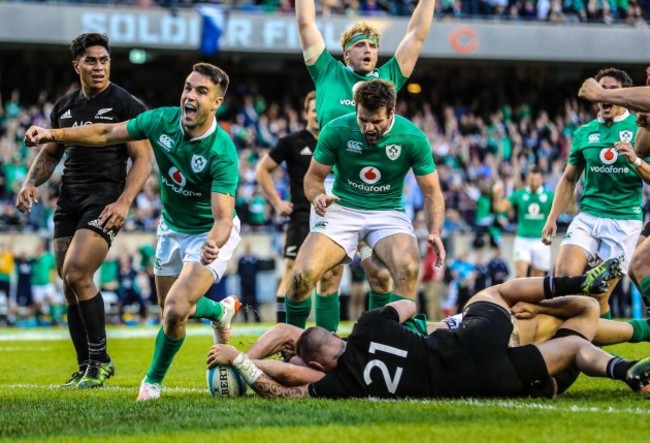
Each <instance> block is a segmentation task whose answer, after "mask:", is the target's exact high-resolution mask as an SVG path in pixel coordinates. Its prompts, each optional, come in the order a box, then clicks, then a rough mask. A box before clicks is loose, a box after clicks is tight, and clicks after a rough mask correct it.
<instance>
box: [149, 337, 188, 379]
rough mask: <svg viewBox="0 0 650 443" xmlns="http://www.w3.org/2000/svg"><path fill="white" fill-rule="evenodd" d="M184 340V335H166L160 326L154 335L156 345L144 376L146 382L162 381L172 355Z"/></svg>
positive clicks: (170, 362)
mask: <svg viewBox="0 0 650 443" xmlns="http://www.w3.org/2000/svg"><path fill="white" fill-rule="evenodd" d="M184 341H185V337H182V338H179V339H175V338H170V337H167V336H166V335H165V331H163V328H162V327H161V328H160V330H159V331H158V335H157V336H156V347H155V349H154V351H153V359H152V360H151V366H149V371H147V376H146V377H145V381H146V382H147V383H157V384H160V383H162V380H163V378H165V374H167V370H168V369H169V366H170V365H171V364H172V360H173V359H174V356H175V355H176V353H177V352H178V350H179V349H180V348H181V346H182V345H183V342H184Z"/></svg>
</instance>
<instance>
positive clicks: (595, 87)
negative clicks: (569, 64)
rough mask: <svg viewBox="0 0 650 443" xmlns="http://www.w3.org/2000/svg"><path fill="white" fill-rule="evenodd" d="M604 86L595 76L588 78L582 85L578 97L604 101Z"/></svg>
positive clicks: (592, 100) (591, 100)
mask: <svg viewBox="0 0 650 443" xmlns="http://www.w3.org/2000/svg"><path fill="white" fill-rule="evenodd" d="M603 91H604V89H603V87H602V86H600V83H598V82H597V81H596V79H595V78H588V79H587V80H585V81H584V82H583V83H582V86H580V90H579V91H578V97H580V98H584V99H585V100H589V101H590V102H601V101H603V97H602V96H603Z"/></svg>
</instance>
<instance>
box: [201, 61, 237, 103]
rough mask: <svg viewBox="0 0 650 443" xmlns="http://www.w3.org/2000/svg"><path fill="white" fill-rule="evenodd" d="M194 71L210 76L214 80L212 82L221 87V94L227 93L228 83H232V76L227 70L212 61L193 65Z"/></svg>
mask: <svg viewBox="0 0 650 443" xmlns="http://www.w3.org/2000/svg"><path fill="white" fill-rule="evenodd" d="M192 71H193V72H198V73H199V74H201V75H204V76H206V77H208V78H209V79H210V80H212V83H214V84H215V85H217V86H218V87H219V89H220V90H221V95H222V96H224V95H226V91H227V90H228V84H230V78H229V77H228V74H226V71H224V70H223V69H221V68H218V67H216V66H215V65H211V64H210V63H196V64H195V65H194V66H192Z"/></svg>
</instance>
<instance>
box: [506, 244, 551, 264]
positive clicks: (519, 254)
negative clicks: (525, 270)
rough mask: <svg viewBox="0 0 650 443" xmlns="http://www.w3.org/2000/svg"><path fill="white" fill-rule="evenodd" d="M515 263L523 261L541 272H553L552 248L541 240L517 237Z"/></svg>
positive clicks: (514, 251) (514, 247)
mask: <svg viewBox="0 0 650 443" xmlns="http://www.w3.org/2000/svg"><path fill="white" fill-rule="evenodd" d="M512 249H513V253H514V261H523V262H526V263H528V264H530V266H532V267H533V268H535V269H538V270H540V271H550V270H551V247H550V246H546V245H545V244H544V243H542V239H541V238H527V237H515V244H514V246H513V248H512Z"/></svg>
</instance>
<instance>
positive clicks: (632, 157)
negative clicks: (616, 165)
mask: <svg viewBox="0 0 650 443" xmlns="http://www.w3.org/2000/svg"><path fill="white" fill-rule="evenodd" d="M614 148H615V149H616V151H617V152H618V153H619V155H624V156H625V157H626V158H627V161H629V162H630V163H634V162H635V161H636V159H637V155H636V152H634V148H633V147H632V145H631V144H629V143H627V142H618V143H616V144H615V145H614Z"/></svg>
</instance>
